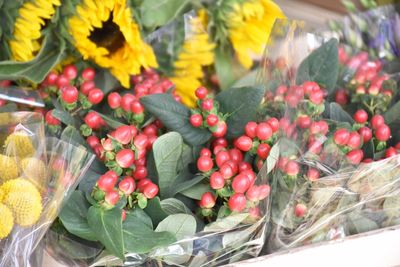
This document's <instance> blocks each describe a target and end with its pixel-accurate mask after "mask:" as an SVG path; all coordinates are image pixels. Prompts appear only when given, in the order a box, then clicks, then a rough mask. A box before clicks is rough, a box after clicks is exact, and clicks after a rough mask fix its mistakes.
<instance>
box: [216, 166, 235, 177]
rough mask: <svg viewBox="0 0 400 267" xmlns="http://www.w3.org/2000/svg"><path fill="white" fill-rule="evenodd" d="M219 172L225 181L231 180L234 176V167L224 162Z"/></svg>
mask: <svg viewBox="0 0 400 267" xmlns="http://www.w3.org/2000/svg"><path fill="white" fill-rule="evenodd" d="M219 172H220V173H221V174H222V177H224V179H225V180H228V179H230V178H232V177H233V176H234V175H235V174H236V173H235V170H234V167H232V166H231V165H230V164H228V163H226V162H225V163H224V164H223V165H222V166H221V167H220V168H219Z"/></svg>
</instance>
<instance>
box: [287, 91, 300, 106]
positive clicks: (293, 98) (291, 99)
mask: <svg viewBox="0 0 400 267" xmlns="http://www.w3.org/2000/svg"><path fill="white" fill-rule="evenodd" d="M285 101H286V103H287V104H288V105H289V107H291V108H295V107H297V105H298V104H299V102H300V99H299V97H298V96H297V95H296V94H294V93H289V94H287V95H286V96H285Z"/></svg>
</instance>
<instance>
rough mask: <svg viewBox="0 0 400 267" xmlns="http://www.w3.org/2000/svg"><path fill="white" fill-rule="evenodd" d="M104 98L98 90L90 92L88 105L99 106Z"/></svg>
mask: <svg viewBox="0 0 400 267" xmlns="http://www.w3.org/2000/svg"><path fill="white" fill-rule="evenodd" d="M103 98H104V93H103V91H101V90H100V89H98V88H94V89H92V90H90V92H89V95H88V100H89V102H90V103H92V104H94V105H96V104H99V103H100V102H101V101H102V100H103Z"/></svg>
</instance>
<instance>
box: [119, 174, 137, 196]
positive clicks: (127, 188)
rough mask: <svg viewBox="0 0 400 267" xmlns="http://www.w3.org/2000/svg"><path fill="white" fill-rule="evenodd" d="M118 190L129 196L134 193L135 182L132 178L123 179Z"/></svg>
mask: <svg viewBox="0 0 400 267" xmlns="http://www.w3.org/2000/svg"><path fill="white" fill-rule="evenodd" d="M118 188H119V190H121V191H122V192H123V193H124V194H125V195H130V194H132V193H133V192H134V191H135V180H133V178H132V177H129V176H127V177H125V178H124V179H122V181H121V182H119V184H118Z"/></svg>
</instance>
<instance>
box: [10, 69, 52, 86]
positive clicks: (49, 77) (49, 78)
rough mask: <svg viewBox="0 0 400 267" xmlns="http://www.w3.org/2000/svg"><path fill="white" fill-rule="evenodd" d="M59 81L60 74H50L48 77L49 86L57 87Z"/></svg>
mask: <svg viewBox="0 0 400 267" xmlns="http://www.w3.org/2000/svg"><path fill="white" fill-rule="evenodd" d="M57 79H58V74H57V73H55V72H50V73H49V74H48V75H47V77H46V82H47V84H48V85H56V84H57ZM3 87H7V86H3Z"/></svg>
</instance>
